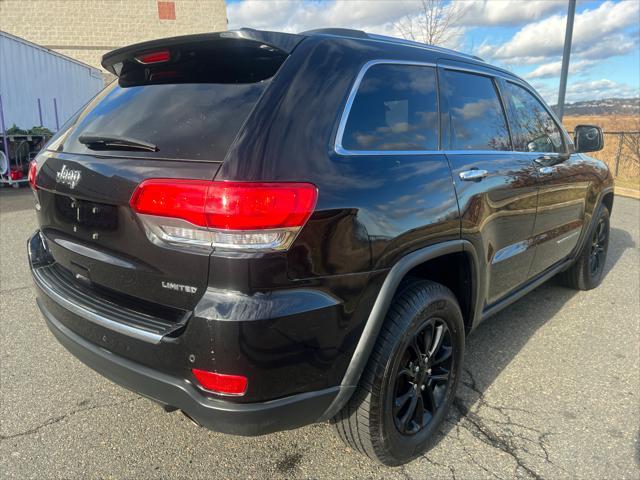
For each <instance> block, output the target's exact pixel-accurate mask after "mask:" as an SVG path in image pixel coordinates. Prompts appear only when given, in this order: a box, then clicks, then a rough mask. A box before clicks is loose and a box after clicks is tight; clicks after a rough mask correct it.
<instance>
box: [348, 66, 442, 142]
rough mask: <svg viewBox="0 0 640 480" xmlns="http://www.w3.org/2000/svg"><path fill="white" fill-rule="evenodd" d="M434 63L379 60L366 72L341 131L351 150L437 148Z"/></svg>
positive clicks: (436, 103)
mask: <svg viewBox="0 0 640 480" xmlns="http://www.w3.org/2000/svg"><path fill="white" fill-rule="evenodd" d="M436 85H437V84H436V73H435V68H433V67H428V66H418V65H399V64H377V65H373V66H372V67H370V68H369V69H368V70H367V72H366V73H365V75H364V77H363V78H362V81H361V82H360V85H359V87H358V91H357V93H356V96H355V97H354V100H353V103H352V105H351V109H350V111H349V116H348V118H347V122H346V124H345V128H344V132H343V135H342V147H343V148H344V149H346V150H350V151H423V150H437V149H438V102H437V88H436Z"/></svg>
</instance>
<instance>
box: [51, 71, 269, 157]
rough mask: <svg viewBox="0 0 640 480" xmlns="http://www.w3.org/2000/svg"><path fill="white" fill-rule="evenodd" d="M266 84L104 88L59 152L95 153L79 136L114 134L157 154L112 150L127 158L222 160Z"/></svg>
mask: <svg viewBox="0 0 640 480" xmlns="http://www.w3.org/2000/svg"><path fill="white" fill-rule="evenodd" d="M267 84H268V82H259V83H249V84H212V83H176V84H162V85H141V86H133V87H126V88H125V87H120V86H118V85H117V82H114V84H113V85H112V86H111V87H108V88H107V89H106V90H105V91H104V92H102V93H101V94H100V95H98V97H96V98H95V99H94V101H92V102H91V103H90V104H89V105H88V106H87V108H86V109H85V110H84V111H83V112H82V113H81V114H80V116H79V117H78V119H77V121H76V125H75V127H74V128H73V130H72V131H71V132H70V134H69V136H68V137H67V138H66V139H65V141H64V144H63V145H62V146H61V147H59V148H60V149H61V150H64V151H68V152H73V153H89V154H95V153H96V152H95V151H93V150H90V149H89V148H88V147H87V146H86V145H83V144H82V143H80V142H79V141H78V138H79V137H80V136H81V135H115V136H125V137H130V138H134V139H137V140H143V141H145V142H150V143H153V144H155V145H157V147H158V151H157V152H153V153H150V152H139V151H127V152H122V151H114V152H112V154H117V155H121V156H122V155H126V156H127V157H149V156H153V157H162V158H177V159H181V158H182V159H198V160H218V161H222V160H223V159H224V157H225V155H226V152H227V149H228V148H229V146H230V145H231V143H232V142H233V140H234V138H235V136H236V134H237V133H238V130H239V129H240V127H241V126H242V124H243V122H244V121H245V119H246V118H247V117H248V115H249V113H250V112H251V110H252V109H253V107H254V105H255V104H256V102H257V100H258V97H259V96H260V94H261V93H262V91H263V90H264V89H265V87H266V85H267Z"/></svg>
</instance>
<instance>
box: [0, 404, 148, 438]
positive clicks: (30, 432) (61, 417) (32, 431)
mask: <svg viewBox="0 0 640 480" xmlns="http://www.w3.org/2000/svg"><path fill="white" fill-rule="evenodd" d="M137 400H144V399H143V398H142V397H136V398H130V399H128V400H125V401H122V402H113V403H105V404H101V405H92V406H91V407H87V408H78V409H76V410H72V411H70V412H69V413H66V414H64V415H59V416H57V417H52V418H49V419H47V420H45V421H44V422H42V423H41V424H40V425H38V426H36V427H33V428H31V429H29V430H25V431H24V432H18V433H14V434H12V435H0V441H4V440H11V439H13V438H18V437H24V436H28V435H33V434H35V433H38V432H39V431H40V430H41V429H43V428H45V427H48V426H50V425H55V424H56V423H59V422H61V421H63V420H65V419H67V418H69V417H72V416H74V415H76V414H78V413H83V412H87V411H89V410H95V409H97V408H105V407H116V406H118V405H125V404H127V403H132V402H135V401H137Z"/></svg>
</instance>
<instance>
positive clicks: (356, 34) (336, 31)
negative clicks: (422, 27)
mask: <svg viewBox="0 0 640 480" xmlns="http://www.w3.org/2000/svg"><path fill="white" fill-rule="evenodd" d="M300 35H334V36H336V37H351V38H365V39H369V40H376V41H379V42H388V43H396V44H399V45H407V46H410V47H418V48H424V49H427V50H432V51H434V52H442V53H448V54H451V55H456V56H459V57H465V58H470V59H473V60H477V61H479V62H484V60H483V59H482V58H480V57H478V56H476V55H470V54H468V53H462V52H458V51H456V50H452V49H450V48H444V47H437V46H435V45H428V44H426V43H422V42H416V41H413V40H405V39H404V38H397V37H390V36H388V35H378V34H375V33H367V32H364V31H362V30H353V29H350V28H317V29H315V30H307V31H305V32H300Z"/></svg>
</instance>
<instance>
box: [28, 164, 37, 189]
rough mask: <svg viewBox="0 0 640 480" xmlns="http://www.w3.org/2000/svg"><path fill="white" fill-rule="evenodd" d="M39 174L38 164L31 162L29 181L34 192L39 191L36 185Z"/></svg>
mask: <svg viewBox="0 0 640 480" xmlns="http://www.w3.org/2000/svg"><path fill="white" fill-rule="evenodd" d="M37 174H38V164H37V163H36V161H35V160H31V161H30V162H29V175H28V177H27V178H28V179H29V185H31V188H33V189H34V190H37V189H38V186H37V185H36V175H37Z"/></svg>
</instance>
